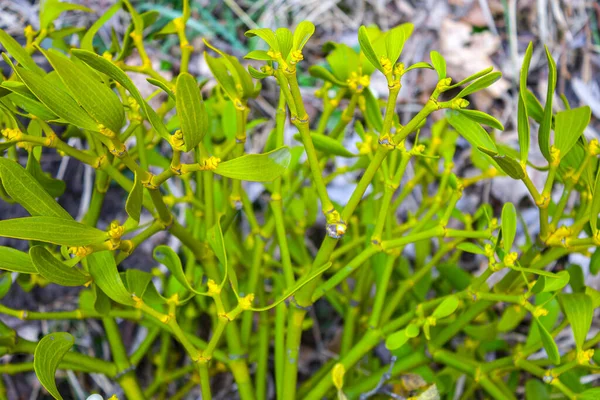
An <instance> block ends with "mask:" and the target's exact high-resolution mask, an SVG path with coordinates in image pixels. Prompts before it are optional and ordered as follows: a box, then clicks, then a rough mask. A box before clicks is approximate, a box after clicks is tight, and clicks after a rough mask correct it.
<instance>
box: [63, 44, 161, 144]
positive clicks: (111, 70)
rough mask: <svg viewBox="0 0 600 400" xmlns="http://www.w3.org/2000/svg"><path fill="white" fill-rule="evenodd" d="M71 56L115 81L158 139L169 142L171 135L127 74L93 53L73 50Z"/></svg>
mask: <svg viewBox="0 0 600 400" xmlns="http://www.w3.org/2000/svg"><path fill="white" fill-rule="evenodd" d="M72 53H73V55H74V56H75V57H77V58H79V59H80V60H82V61H83V62H85V63H86V64H87V65H89V66H90V67H92V68H93V69H95V70H96V71H98V72H102V73H103V74H106V75H108V76H109V77H110V78H112V79H114V80H115V81H117V82H118V83H119V84H121V86H123V87H124V88H125V89H127V91H129V93H130V94H131V96H132V97H133V98H134V99H135V101H137V103H138V104H139V106H140V110H141V112H142V114H143V115H144V116H145V117H146V118H147V119H148V121H150V124H151V125H152V127H153V128H154V130H155V131H156V132H157V133H158V135H159V136H160V137H162V138H163V139H165V140H169V138H170V136H171V134H170V133H169V131H168V130H167V128H166V127H165V124H164V123H163V122H162V119H161V118H160V117H159V116H158V114H156V111H154V109H153V108H152V107H150V106H149V105H148V103H146V101H145V100H144V98H143V97H142V95H141V94H140V91H139V90H138V89H137V87H136V86H135V84H134V83H133V82H132V81H131V79H129V77H128V76H127V74H126V73H125V72H123V70H121V69H120V68H119V67H117V66H116V65H114V64H113V63H112V62H110V61H109V60H107V59H106V58H104V57H101V56H99V55H97V54H95V53H92V52H90V51H86V50H77V49H76V50H73V51H72Z"/></svg>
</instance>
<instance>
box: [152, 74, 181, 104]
mask: <svg viewBox="0 0 600 400" xmlns="http://www.w3.org/2000/svg"><path fill="white" fill-rule="evenodd" d="M146 80H147V81H148V83H150V84H151V85H154V86H156V87H158V88H161V89H162V90H163V91H164V92H165V93H166V94H167V95H168V96H169V97H170V98H172V99H173V100H175V94H174V93H173V91H172V90H171V89H170V88H169V87H168V86H167V85H166V84H165V83H164V82H163V81H159V80H158V79H154V78H146Z"/></svg>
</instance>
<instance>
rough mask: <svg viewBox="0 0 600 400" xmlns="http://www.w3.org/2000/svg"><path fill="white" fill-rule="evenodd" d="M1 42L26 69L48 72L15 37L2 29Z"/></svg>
mask: <svg viewBox="0 0 600 400" xmlns="http://www.w3.org/2000/svg"><path fill="white" fill-rule="evenodd" d="M0 44H1V45H2V47H4V49H5V50H6V52H7V53H8V54H10V55H11V56H12V57H13V58H14V59H15V60H17V62H18V63H19V64H20V65H21V66H22V67H25V68H26V69H28V70H30V71H31V72H35V73H36V74H38V75H41V76H43V75H45V74H46V72H45V71H44V70H43V69H42V68H40V67H38V65H37V64H36V63H35V61H33V58H31V56H30V55H29V53H27V51H25V49H24V48H23V47H22V46H21V45H20V44H19V42H17V41H16V40H15V39H13V37H12V36H10V35H9V34H8V33H6V32H5V31H3V30H2V29H0Z"/></svg>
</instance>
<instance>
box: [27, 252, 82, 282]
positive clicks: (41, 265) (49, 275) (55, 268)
mask: <svg viewBox="0 0 600 400" xmlns="http://www.w3.org/2000/svg"><path fill="white" fill-rule="evenodd" d="M29 256H30V257H31V262H32V263H33V265H34V266H35V268H37V270H38V272H39V273H40V275H42V276H43V277H44V278H46V279H47V280H49V281H50V282H52V283H56V284H59V285H61V286H84V285H87V284H88V283H90V280H91V279H90V277H89V276H87V275H84V274H83V273H81V272H80V271H79V270H78V269H76V268H74V267H73V268H71V267H68V266H66V265H65V264H64V263H62V262H61V261H59V260H58V259H57V258H56V257H54V256H53V255H52V253H50V252H49V251H48V250H46V248H44V247H43V246H33V247H32V248H31V249H29Z"/></svg>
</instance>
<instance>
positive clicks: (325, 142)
mask: <svg viewBox="0 0 600 400" xmlns="http://www.w3.org/2000/svg"><path fill="white" fill-rule="evenodd" d="M310 136H311V138H312V142H313V144H314V145H315V148H316V149H317V150H319V151H322V152H323V153H325V154H327V155H333V156H340V157H348V158H351V157H356V156H357V154H354V153H352V152H350V151H348V149H346V148H345V147H344V146H343V145H342V144H341V143H340V142H339V141H337V140H336V139H334V138H332V137H330V136H326V135H322V134H320V133H311V135H310ZM294 139H296V140H298V141H300V142H301V141H302V137H301V136H300V134H296V135H294Z"/></svg>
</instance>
